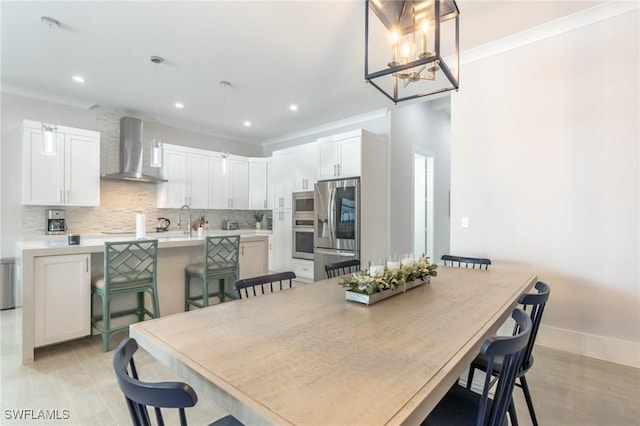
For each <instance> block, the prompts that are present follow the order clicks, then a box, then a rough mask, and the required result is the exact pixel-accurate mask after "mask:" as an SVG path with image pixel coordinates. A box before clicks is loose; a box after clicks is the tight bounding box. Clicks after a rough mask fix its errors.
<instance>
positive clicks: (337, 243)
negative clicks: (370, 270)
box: [313, 178, 360, 281]
mask: <svg viewBox="0 0 640 426" xmlns="http://www.w3.org/2000/svg"><path fill="white" fill-rule="evenodd" d="M313 206H314V215H313V221H314V228H315V229H314V231H315V233H314V240H313V242H314V244H313V245H314V248H313V259H314V268H313V270H314V273H313V279H314V281H318V280H322V279H325V278H326V273H325V270H324V265H326V264H328V263H333V262H340V261H344V260H352V259H360V178H350V179H335V180H325V181H319V182H318V183H316V184H315V185H314V194H313Z"/></svg>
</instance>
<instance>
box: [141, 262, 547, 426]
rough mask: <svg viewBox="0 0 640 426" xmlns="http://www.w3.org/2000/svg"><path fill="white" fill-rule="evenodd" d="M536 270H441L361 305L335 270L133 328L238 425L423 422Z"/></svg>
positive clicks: (149, 347) (153, 351) (153, 352)
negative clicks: (307, 282) (278, 289)
mask: <svg viewBox="0 0 640 426" xmlns="http://www.w3.org/2000/svg"><path fill="white" fill-rule="evenodd" d="M535 279H536V277H535V275H532V274H530V273H528V272H516V271H497V270H491V269H490V270H482V271H480V270H473V269H465V268H446V267H440V268H439V269H438V276H437V277H432V278H431V283H430V284H426V285H422V286H418V287H416V288H414V289H411V290H409V291H407V292H406V293H403V294H399V295H397V296H394V297H391V298H389V299H386V300H383V301H380V302H378V303H376V304H374V305H370V306H365V305H361V304H359V303H354V302H347V301H346V300H345V295H344V289H343V288H342V287H340V286H339V285H337V283H338V281H339V278H338V279H335V278H334V279H330V280H324V281H318V282H316V283H314V284H310V285H307V286H304V287H295V288H293V289H287V290H286V291H283V292H280V293H275V294H270V295H266V296H263V297H258V298H254V299H246V300H244V299H243V300H236V301H233V302H229V303H224V304H222V305H217V306H212V307H209V308H206V309H200V310H195V311H190V312H187V313H182V314H177V315H172V316H169V317H164V318H159V319H156V320H151V321H145V322H142V323H137V324H134V325H132V326H131V328H130V335H131V337H133V338H135V339H136V340H137V341H138V343H139V345H140V346H141V347H143V348H144V349H145V350H147V351H148V352H149V353H150V354H151V355H152V356H154V357H156V358H157V359H159V360H160V361H161V362H162V363H164V364H165V365H167V366H169V367H170V368H172V369H173V370H174V371H176V372H177V374H178V375H179V376H181V377H182V378H183V379H184V380H185V381H186V382H187V383H190V384H191V385H192V386H194V388H196V390H197V391H198V393H199V394H201V396H204V395H202V393H204V394H205V395H206V396H207V397H209V398H211V399H212V400H214V401H215V402H217V403H219V404H220V405H221V406H222V407H224V408H226V409H228V410H229V411H230V412H231V413H232V414H234V415H235V416H236V417H238V418H239V419H240V420H242V421H243V422H244V423H245V424H250V425H255V424H278V425H280V424H293V425H381V424H419V423H420V421H421V420H422V419H423V418H425V417H426V415H427V414H428V413H429V412H430V411H431V410H432V409H433V407H435V405H436V404H437V403H438V401H439V400H440V399H441V398H442V396H443V395H444V394H445V393H446V391H447V390H448V389H449V387H451V385H452V384H453V383H454V382H455V381H456V380H457V377H458V376H459V375H460V374H461V373H462V372H463V371H464V369H465V368H466V367H467V365H468V363H469V362H470V361H471V360H472V359H473V358H474V357H475V355H476V354H477V353H478V350H479V348H480V346H481V344H482V342H483V341H484V339H485V338H486V337H487V336H489V335H492V334H494V333H495V331H496V330H497V328H498V327H499V326H500V325H501V324H502V322H503V321H504V319H505V318H507V317H508V316H509V315H510V313H511V311H512V309H513V307H515V306H516V303H517V302H516V301H517V298H518V296H519V295H520V294H521V293H522V292H525V291H528V290H529V289H530V288H531V287H532V286H533V284H535Z"/></svg>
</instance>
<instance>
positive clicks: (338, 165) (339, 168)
mask: <svg viewBox="0 0 640 426" xmlns="http://www.w3.org/2000/svg"><path fill="white" fill-rule="evenodd" d="M338 176H340V164H338Z"/></svg>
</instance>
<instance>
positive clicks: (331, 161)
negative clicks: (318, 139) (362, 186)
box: [318, 142, 338, 179]
mask: <svg viewBox="0 0 640 426" xmlns="http://www.w3.org/2000/svg"><path fill="white" fill-rule="evenodd" d="M337 164H338V150H337V142H322V143H320V144H318V179H334V178H336V177H337V176H338V175H337Z"/></svg>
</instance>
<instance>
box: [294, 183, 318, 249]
mask: <svg viewBox="0 0 640 426" xmlns="http://www.w3.org/2000/svg"><path fill="white" fill-rule="evenodd" d="M292 206H293V251H292V252H293V253H292V255H293V257H294V258H297V259H307V260H313V239H314V228H313V191H305V192H294V193H293V202H292Z"/></svg>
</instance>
